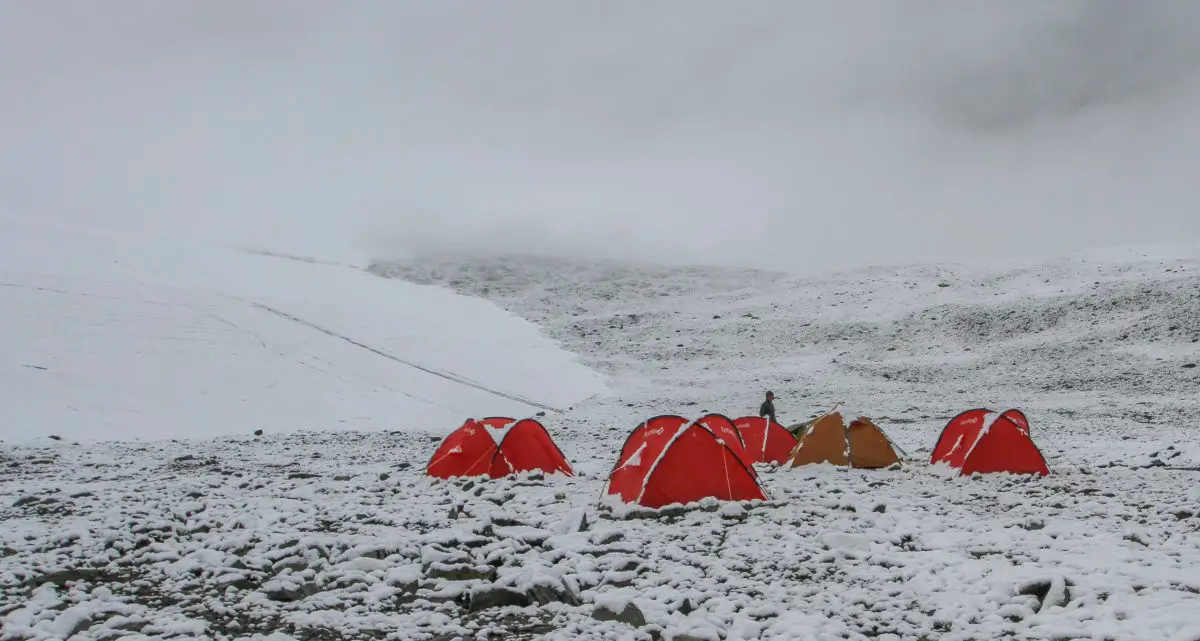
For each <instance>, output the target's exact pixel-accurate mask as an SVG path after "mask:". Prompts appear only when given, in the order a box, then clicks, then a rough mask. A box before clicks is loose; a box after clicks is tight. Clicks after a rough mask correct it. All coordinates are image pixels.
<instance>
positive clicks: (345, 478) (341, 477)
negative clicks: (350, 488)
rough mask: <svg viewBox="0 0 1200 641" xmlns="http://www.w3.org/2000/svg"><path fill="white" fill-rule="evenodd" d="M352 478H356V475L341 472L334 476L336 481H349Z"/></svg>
mask: <svg viewBox="0 0 1200 641" xmlns="http://www.w3.org/2000/svg"><path fill="white" fill-rule="evenodd" d="M352 478H354V477H353V476H347V475H345V474H339V475H338V476H335V477H333V480H335V481H349V480H350V479H352Z"/></svg>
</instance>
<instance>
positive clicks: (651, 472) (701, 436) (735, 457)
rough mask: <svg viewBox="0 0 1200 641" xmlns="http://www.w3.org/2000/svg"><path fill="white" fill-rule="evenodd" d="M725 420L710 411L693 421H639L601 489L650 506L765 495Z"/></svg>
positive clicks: (659, 418) (677, 418)
mask: <svg viewBox="0 0 1200 641" xmlns="http://www.w3.org/2000/svg"><path fill="white" fill-rule="evenodd" d="M721 419H724V421H722V420H721ZM702 420H703V421H704V422H701V421H702ZM726 423H728V424H729V427H732V422H731V421H729V419H728V418H725V417H722V416H720V415H719V414H718V415H713V414H710V415H708V416H705V417H702V419H700V420H696V421H688V420H687V419H686V418H683V417H681V416H657V417H655V418H652V419H650V420H648V421H646V422H644V423H642V424H641V425H638V426H637V427H636V428H635V429H634V430H633V431H632V432H630V434H629V438H627V439H626V440H625V445H624V447H622V448H621V454H620V456H619V457H618V458H617V463H616V465H615V466H614V467H613V470H612V473H611V474H609V477H608V486H607V488H606V490H605V491H606V492H607V493H608V494H615V495H617V496H619V497H620V498H621V500H623V501H625V502H626V503H637V504H638V505H642V506H644V507H649V508H660V507H662V506H664V505H670V504H672V503H692V502H695V501H699V500H700V499H703V498H706V497H714V498H717V499H720V500H723V501H748V500H753V499H758V500H766V498H767V496H766V493H765V492H764V491H763V489H762V487H761V486H760V485H759V484H758V479H757V477H756V476H755V474H754V470H753V468H751V467H750V466H749V465H748V464H746V462H745V461H744V460H743V459H742V457H741V455H739V454H738V453H737V451H736V450H735V447H738V446H740V441H738V439H737V438H735V437H734V438H731V436H730V435H729V433H728V432H726V431H725V429H724V428H725V424H726ZM712 426H715V431H714V427H712ZM718 432H719V433H721V434H722V436H718ZM734 436H736V429H735V430H734Z"/></svg>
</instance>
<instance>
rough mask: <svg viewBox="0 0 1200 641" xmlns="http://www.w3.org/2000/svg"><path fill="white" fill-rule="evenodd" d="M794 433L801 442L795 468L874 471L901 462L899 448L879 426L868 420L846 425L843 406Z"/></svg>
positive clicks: (861, 418) (794, 453) (794, 455)
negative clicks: (838, 467)
mask: <svg viewBox="0 0 1200 641" xmlns="http://www.w3.org/2000/svg"><path fill="white" fill-rule="evenodd" d="M797 427H799V429H796V428H797ZM792 430H795V431H796V432H797V433H798V439H799V440H798V441H797V442H796V447H795V448H793V449H792V455H791V462H792V467H799V466H801V465H810V464H813V463H832V464H834V465H848V466H850V467H854V468H859V469H875V468H881V467H887V466H889V465H893V464H895V463H899V462H901V460H902V459H901V457H900V454H899V453H897V450H899V449H900V448H898V447H896V444H895V443H893V442H892V439H890V438H888V436H887V434H885V433H884V431H883V430H882V429H880V428H879V426H878V425H876V424H875V423H873V422H871V419H869V418H867V417H865V416H859V417H858V418H854V419H851V420H850V421H847V420H846V419H845V418H844V417H843V414H842V409H841V406H840V405H839V406H837V407H835V408H833V409H832V410H830V411H829V413H827V414H825V415H823V416H819V417H817V418H815V419H813V420H811V421H809V422H808V423H804V424H802V425H800V426H792V428H789V431H792Z"/></svg>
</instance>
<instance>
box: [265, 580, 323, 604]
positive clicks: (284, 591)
mask: <svg viewBox="0 0 1200 641" xmlns="http://www.w3.org/2000/svg"><path fill="white" fill-rule="evenodd" d="M320 591H321V590H320V588H318V587H317V584H316V583H313V582H312V581H307V582H305V583H303V584H300V585H294V584H293V585H284V586H280V587H276V588H272V589H270V590H266V591H264V592H263V594H265V595H266V597H267V598H268V599H270V600H272V601H279V602H283V603H290V602H293V601H301V600H303V599H306V598H308V597H310V596H312V595H314V594H316V593H318V592H320Z"/></svg>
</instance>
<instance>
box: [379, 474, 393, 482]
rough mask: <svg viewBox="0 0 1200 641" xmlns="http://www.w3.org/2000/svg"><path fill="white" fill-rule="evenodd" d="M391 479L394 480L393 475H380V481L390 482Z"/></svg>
mask: <svg viewBox="0 0 1200 641" xmlns="http://www.w3.org/2000/svg"><path fill="white" fill-rule="evenodd" d="M390 478H392V475H391V474H388V473H387V472H382V473H380V475H379V480H380V481H386V480H388V479H390Z"/></svg>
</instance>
